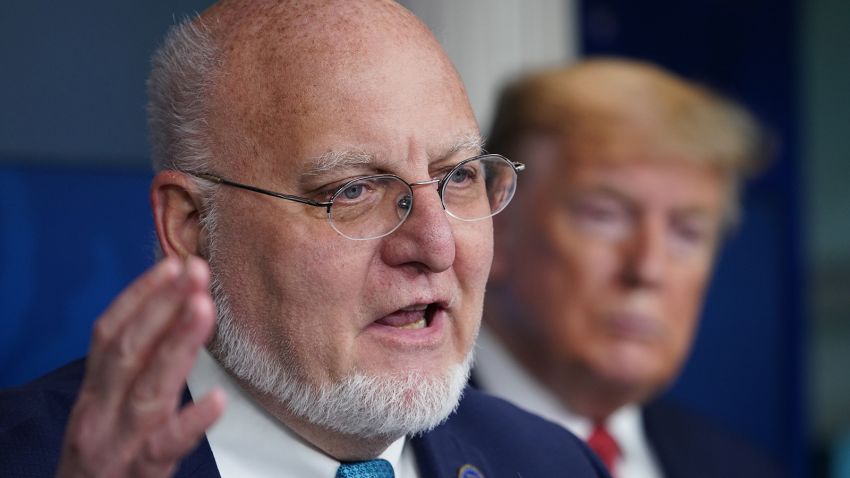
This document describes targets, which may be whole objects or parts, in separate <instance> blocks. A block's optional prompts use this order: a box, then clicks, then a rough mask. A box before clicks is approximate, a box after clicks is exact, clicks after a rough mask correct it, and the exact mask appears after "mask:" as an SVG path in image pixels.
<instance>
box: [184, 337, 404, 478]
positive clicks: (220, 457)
mask: <svg viewBox="0 0 850 478" xmlns="http://www.w3.org/2000/svg"><path fill="white" fill-rule="evenodd" d="M187 382H188V385H189V391H190V392H191V393H192V396H193V397H194V398H195V399H196V400H197V399H200V398H201V397H203V396H204V395H206V394H207V393H208V392H209V391H210V390H212V389H213V388H220V389H222V390H223V391H224V393H225V394H226V395H227V405H226V408H225V410H224V414H223V415H222V416H221V417H220V418H219V420H218V421H217V422H216V423H215V424H214V425H213V426H212V427H211V428H210V429H209V430H207V441H208V442H209V444H210V449H211V450H212V454H213V457H214V458H215V463H216V466H217V467H218V471H219V473H220V474H221V477H222V478H236V477H246V476H250V477H252V478H265V477H268V478H272V477H274V478H333V477H334V476H335V475H336V471H337V468H338V467H339V465H340V463H339V462H338V461H337V460H336V459H334V458H332V457H330V456H328V455H326V454H325V453H323V452H322V451H321V450H319V449H318V448H315V447H314V446H312V445H311V444H310V443H308V442H307V441H305V440H304V439H303V438H301V437H300V436H298V435H297V434H296V433H294V432H293V431H292V430H290V429H289V428H287V427H286V426H285V425H283V424H282V423H281V422H280V421H278V420H277V419H276V418H275V417H273V416H272V415H270V414H269V413H268V412H266V411H265V409H263V408H262V407H261V406H260V405H259V404H258V403H257V402H255V401H254V400H253V399H252V398H251V397H250V396H249V395H248V394H247V393H245V391H244V390H242V388H241V387H240V386H239V384H238V383H237V382H236V381H235V380H233V378H232V377H231V376H230V375H229V374H228V373H227V371H225V370H224V369H223V368H222V367H221V365H219V363H218V362H217V361H216V360H215V359H214V358H213V357H212V356H211V355H210V354H209V352H207V350H206V349H201V353H200V354H198V361H197V362H196V364H195V367H194V368H193V369H192V373H191V374H190V375H189V378H188V380H187ZM379 458H383V459H385V460H387V461H388V462H390V464H392V466H393V470H394V471H395V476H396V478H418V476H419V475H418V472H417V469H416V457H415V456H414V453H413V447H411V446H410V444H409V442H408V440H407V439H406V438H405V437H402V438H399V439H398V440H396V441H395V442H393V443H392V444H391V445H390V446H389V447H388V448H387V449H386V450H384V452H383V453H381V455H380V457H379Z"/></svg>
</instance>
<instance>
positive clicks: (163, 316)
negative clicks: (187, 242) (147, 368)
mask: <svg viewBox="0 0 850 478" xmlns="http://www.w3.org/2000/svg"><path fill="white" fill-rule="evenodd" d="M163 262H164V264H159V265H157V266H156V267H155V268H154V269H153V270H152V271H151V273H149V274H145V275H144V276H142V277H141V278H140V279H139V280H138V281H136V282H135V283H134V284H133V285H131V286H130V288H129V289H128V290H127V291H126V292H125V293H123V294H121V296H119V298H118V299H116V301H115V303H114V304H113V306H111V307H110V308H109V309H108V310H107V312H106V313H105V314H104V315H103V316H101V318H100V319H98V323H97V324H96V325H95V331H96V332H95V336H94V337H93V339H92V346H91V352H90V354H89V362H88V364H89V366H88V373H87V377H86V378H87V383H86V385H89V386H90V387H91V389H90V390H88V391H89V392H90V393H92V394H95V395H98V394H99V395H102V396H103V398H104V399H105V400H109V401H110V402H112V403H116V402H118V401H120V400H121V399H122V398H123V392H126V389H127V387H128V386H129V384H130V383H131V381H132V380H133V379H134V378H135V376H136V375H137V374H138V373H139V371H140V370H141V368H142V367H143V366H144V365H145V364H146V362H147V358H148V357H149V356H150V354H151V353H152V351H153V349H154V347H155V346H156V345H157V343H158V341H160V340H161V338H162V337H163V335H164V334H165V333H166V331H167V330H168V328H169V327H170V326H171V325H172V324H173V323H174V322H176V321H177V320H178V317H179V316H180V315H181V310H182V309H183V308H184V307H185V304H186V301H187V300H188V299H189V298H190V297H193V296H194V295H195V294H198V293H200V294H203V295H207V292H206V287H207V283H208V281H209V271H208V269H207V267H206V264H205V263H204V262H203V261H201V260H200V259H198V258H194V257H190V258H189V259H188V260H187V261H186V263H185V265H183V266H181V265H180V264H179V263H178V262H176V261H175V260H173V259H166V261H163ZM172 267H176V272H177V273H176V274H175V273H172V272H171V268H172ZM157 272H159V273H157ZM127 293H129V294H130V295H129V296H126V295H125V294H127ZM117 303H121V304H120V305H119V306H117V307H115V304H117ZM118 391H120V392H122V393H115V392H118Z"/></svg>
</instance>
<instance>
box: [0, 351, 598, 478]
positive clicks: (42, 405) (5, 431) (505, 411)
mask: <svg viewBox="0 0 850 478" xmlns="http://www.w3.org/2000/svg"><path fill="white" fill-rule="evenodd" d="M84 370H85V362H84V361H82V360H80V361H77V362H74V363H72V364H70V365H67V366H65V367H63V368H61V369H59V370H56V371H54V372H52V373H50V374H48V375H46V376H44V377H42V378H40V379H38V380H36V381H35V382H32V383H30V384H27V385H24V386H22V387H19V388H15V389H9V390H3V391H0V476H2V477H52V476H54V474H55V472H56V467H57V464H58V462H59V453H60V450H61V447H62V436H63V433H64V430H65V425H66V423H67V419H68V414H69V413H70V410H71V407H72V406H73V404H74V401H75V400H76V396H77V393H78V390H79V387H80V383H81V382H82V378H83V372H84ZM187 394H188V392H187ZM187 398H188V397H187ZM411 444H412V446H413V447H414V450H415V454H416V461H417V464H418V466H419V474H420V476H421V477H422V478H439V477H451V478H454V477H457V476H458V470H459V469H460V468H461V467H462V466H464V465H473V466H475V467H476V468H477V469H478V470H480V471H481V473H482V474H483V476H484V477H488V478H493V477H511V478H516V477H517V476H522V477H525V478H534V477H548V476H565V477H566V476H569V477H586V476H602V477H607V476H608V475H607V473H606V472H605V470H604V467H603V465H602V464H601V463H599V461H598V460H597V459H596V457H595V456H594V455H593V453H592V452H591V451H590V450H589V449H587V448H586V447H585V446H584V444H583V443H582V442H581V441H580V440H579V439H578V438H576V437H575V436H573V435H572V434H569V433H567V432H565V431H564V430H563V429H561V428H560V427H558V426H557V425H554V424H551V423H549V422H546V421H545V420H542V419H540V418H538V417H536V416H533V415H530V414H528V413H525V412H523V411H521V410H519V409H517V408H516V407H514V406H512V405H510V404H508V403H507V402H504V401H502V400H499V399H496V398H493V397H490V396H489V395H486V394H483V393H481V392H479V391H477V390H475V389H472V388H467V390H466V391H465V393H464V398H463V399H462V400H461V403H460V406H459V408H458V410H457V412H456V413H455V414H453V415H452V416H451V417H450V418H449V419H448V421H446V422H445V423H444V424H442V425H440V426H439V427H437V428H436V429H434V430H433V431H431V432H429V433H425V434H423V435H422V436H417V437H414V438H413V439H412V440H411ZM175 476H176V477H178V478H187V477H218V476H219V474H218V469H217V468H216V465H215V461H214V459H213V455H212V452H211V451H210V447H209V444H208V443H207V442H206V440H204V441H203V442H202V443H201V444H200V446H198V448H197V449H196V450H195V451H194V452H192V453H191V454H189V455H188V456H187V457H186V458H185V459H184V460H183V462H182V463H181V466H180V469H179V470H178V471H177V474H176V475H175Z"/></svg>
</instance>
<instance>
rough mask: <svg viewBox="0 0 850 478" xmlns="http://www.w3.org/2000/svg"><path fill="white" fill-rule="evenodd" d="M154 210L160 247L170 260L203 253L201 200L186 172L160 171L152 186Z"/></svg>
mask: <svg viewBox="0 0 850 478" xmlns="http://www.w3.org/2000/svg"><path fill="white" fill-rule="evenodd" d="M150 194H151V208H152V209H153V220H154V225H155V227H156V235H157V237H158V238H159V245H160V247H161V248H162V252H163V254H164V255H165V256H167V257H179V258H181V259H185V258H186V257H188V256H189V255H196V256H200V255H202V253H203V252H204V249H205V247H204V245H203V244H205V242H206V238H205V237H204V232H203V231H202V230H201V220H200V219H201V198H200V194H199V192H198V191H197V190H196V188H195V185H194V183H193V182H192V180H191V179H190V178H189V177H188V176H187V175H186V174H184V173H181V172H177V171H171V170H168V171H161V172H159V173H158V174H157V175H156V176H155V177H154V178H153V183H151V191H150Z"/></svg>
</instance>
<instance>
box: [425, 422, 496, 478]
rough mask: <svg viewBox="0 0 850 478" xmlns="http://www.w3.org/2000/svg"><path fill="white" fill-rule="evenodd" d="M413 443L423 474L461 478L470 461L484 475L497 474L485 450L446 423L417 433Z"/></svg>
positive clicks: (440, 477)
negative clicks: (462, 470) (456, 433)
mask: <svg viewBox="0 0 850 478" xmlns="http://www.w3.org/2000/svg"><path fill="white" fill-rule="evenodd" d="M410 443H411V445H412V446H413V450H414V452H415V454H416V463H417V464H418V465H419V475H420V476H427V477H429V478H430V477H434V478H457V477H458V476H460V475H459V472H460V470H461V468H463V467H464V466H467V465H471V466H473V467H475V468H476V469H477V470H478V471H480V472H481V473H480V476H481V477H482V478H483V477H488V476H489V477H493V476H497V475H496V473H495V471H494V470H491V469H490V466H489V464H488V463H487V459H486V457H485V455H484V453H482V452H481V450H479V449H478V448H476V447H474V446H472V445H470V444H469V443H468V442H466V441H465V440H462V439H460V438H459V437H458V436H457V435H455V434H454V433H452V431H451V430H450V429H449V428H448V427H447V426H446V424H443V425H442V426H440V427H437V428H436V429H434V430H433V431H431V432H429V433H425V434H423V435H420V436H416V437H414V438H413V439H411V441H410ZM467 476H476V475H467Z"/></svg>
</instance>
